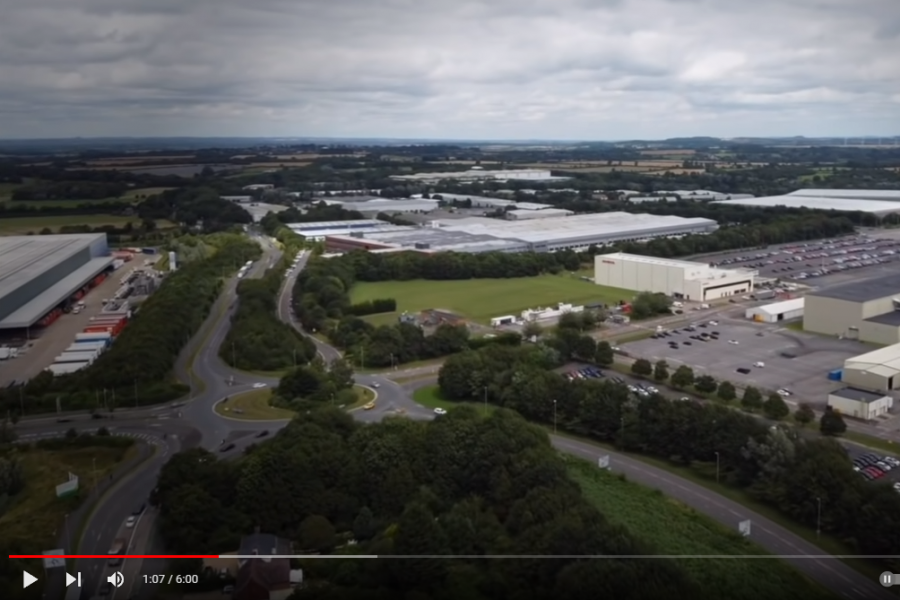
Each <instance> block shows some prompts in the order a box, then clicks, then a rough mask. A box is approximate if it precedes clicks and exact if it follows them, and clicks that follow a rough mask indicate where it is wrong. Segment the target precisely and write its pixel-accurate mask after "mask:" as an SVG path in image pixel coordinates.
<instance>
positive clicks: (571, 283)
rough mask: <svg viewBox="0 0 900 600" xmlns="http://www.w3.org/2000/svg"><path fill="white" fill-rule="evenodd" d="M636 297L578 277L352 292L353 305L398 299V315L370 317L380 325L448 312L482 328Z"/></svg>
mask: <svg viewBox="0 0 900 600" xmlns="http://www.w3.org/2000/svg"><path fill="white" fill-rule="evenodd" d="M633 296H634V292H633V291H629V290H622V289H618V288H610V287H605V286H599V285H595V284H594V283H592V282H588V281H584V280H582V279H579V278H578V277H576V276H574V275H572V274H565V275H539V276H537V277H517V278H513V279H467V280H463V281H426V280H423V279H417V280H413V281H379V282H362V283H358V284H356V285H354V286H353V288H352V289H351V290H350V301H351V302H352V303H354V304H356V303H359V302H365V301H366V300H374V299H378V298H396V299H397V312H396V313H385V314H381V315H370V316H368V317H366V319H367V320H369V321H371V322H373V323H378V324H381V323H386V322H394V323H396V318H397V316H398V314H399V313H402V312H412V313H417V312H420V311H422V310H425V309H428V308H434V309H443V310H448V311H451V312H454V313H456V314H458V315H461V316H463V317H465V318H467V319H471V320H473V321H476V322H479V323H489V322H490V319H491V318H492V317H498V316H502V315H518V314H519V313H521V312H522V311H523V310H525V309H528V308H538V307H547V306H552V305H555V304H557V303H559V302H570V303H572V304H576V305H578V304H592V303H595V302H604V303H614V302H618V301H619V300H629V299H631V298H632V297H633Z"/></svg>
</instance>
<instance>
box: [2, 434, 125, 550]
mask: <svg viewBox="0 0 900 600" xmlns="http://www.w3.org/2000/svg"><path fill="white" fill-rule="evenodd" d="M136 452H137V449H136V448H135V447H134V446H132V447H131V448H76V449H67V450H65V451H49V450H30V451H28V452H23V453H21V454H20V456H21V458H22V461H23V463H24V466H25V477H26V480H27V484H26V487H25V490H24V491H22V493H20V494H18V495H16V496H15V498H13V499H12V501H11V504H10V506H9V507H8V509H7V510H6V511H4V512H0V539H3V540H4V541H8V542H13V541H16V542H21V543H22V544H23V546H22V548H30V549H32V550H34V551H35V552H43V551H44V550H46V549H47V548H56V547H57V546H56V540H57V535H58V531H57V530H58V528H59V527H61V526H62V524H63V522H64V519H65V515H66V514H67V513H69V512H71V511H72V510H74V508H75V507H76V506H78V504H79V502H80V501H79V499H78V498H57V497H56V486H57V485H59V484H60V483H63V482H64V481H66V479H67V477H68V473H74V474H76V475H78V477H79V480H80V481H79V487H80V488H81V497H84V496H85V495H86V494H87V493H89V491H90V490H91V489H93V487H94V485H95V483H96V481H97V480H102V479H103V477H105V476H107V475H108V474H109V473H111V472H112V471H113V470H114V469H115V467H116V465H118V464H119V463H121V462H122V461H124V460H129V459H130V458H131V457H133V456H135V454H136ZM95 475H96V478H95ZM69 527H70V529H69V534H70V535H71V536H72V539H73V540H74V538H75V536H76V535H77V534H78V527H79V524H78V523H69Z"/></svg>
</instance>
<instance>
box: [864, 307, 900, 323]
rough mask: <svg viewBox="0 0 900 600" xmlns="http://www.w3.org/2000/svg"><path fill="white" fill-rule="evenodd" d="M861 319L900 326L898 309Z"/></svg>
mask: <svg viewBox="0 0 900 600" xmlns="http://www.w3.org/2000/svg"><path fill="white" fill-rule="evenodd" d="M863 320H864V321H868V322H869V323H877V324H878V325H893V326H895V327H900V311H897V310H892V311H891V312H889V313H884V314H883V315H875V316H874V317H869V318H868V319H863Z"/></svg>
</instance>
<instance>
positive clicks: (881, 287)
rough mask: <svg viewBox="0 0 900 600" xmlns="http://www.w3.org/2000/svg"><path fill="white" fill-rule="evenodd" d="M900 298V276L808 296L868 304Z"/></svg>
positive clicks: (891, 276)
mask: <svg viewBox="0 0 900 600" xmlns="http://www.w3.org/2000/svg"><path fill="white" fill-rule="evenodd" d="M895 295H896V296H898V297H900V274H897V275H889V276H886V277H879V278H878V279H866V280H864V281H854V282H853V283H847V284H844V285H839V286H835V287H833V288H826V289H824V290H816V291H815V292H810V293H809V294H807V295H806V296H807V298H809V297H818V298H833V299H835V300H847V301H850V302H868V301H869V300H877V299H879V298H887V297H889V296H895Z"/></svg>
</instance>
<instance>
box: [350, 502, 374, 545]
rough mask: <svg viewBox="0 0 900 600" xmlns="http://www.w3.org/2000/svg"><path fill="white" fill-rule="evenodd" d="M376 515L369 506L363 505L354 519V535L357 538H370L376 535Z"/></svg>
mask: <svg viewBox="0 0 900 600" xmlns="http://www.w3.org/2000/svg"><path fill="white" fill-rule="evenodd" d="M375 533H376V525H375V515H373V514H372V511H371V510H370V509H369V507H368V506H363V507H362V509H360V511H359V514H358V515H356V518H355V519H354V520H353V537H355V538H356V539H357V540H368V539H371V538H372V537H374V536H375Z"/></svg>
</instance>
